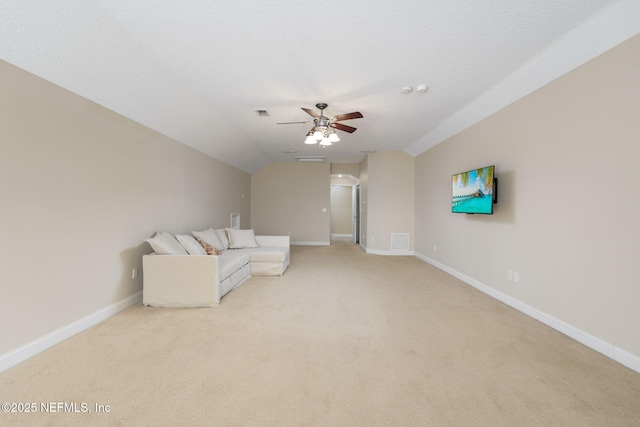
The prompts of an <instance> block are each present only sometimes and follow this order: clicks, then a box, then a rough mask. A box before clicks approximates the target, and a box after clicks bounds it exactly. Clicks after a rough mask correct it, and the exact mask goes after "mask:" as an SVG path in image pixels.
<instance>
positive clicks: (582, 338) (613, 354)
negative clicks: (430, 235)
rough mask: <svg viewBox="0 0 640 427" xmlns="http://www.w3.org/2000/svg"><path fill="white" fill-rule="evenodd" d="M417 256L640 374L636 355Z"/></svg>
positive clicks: (638, 358)
mask: <svg viewBox="0 0 640 427" xmlns="http://www.w3.org/2000/svg"><path fill="white" fill-rule="evenodd" d="M415 256H416V257H418V258H420V259H421V260H423V261H425V262H427V263H429V264H431V265H433V266H434V267H437V268H439V269H440V270H442V271H444V272H446V273H449V274H450V275H452V276H453V277H456V278H458V279H460V280H462V281H463V282H465V283H466V284H468V285H470V286H473V287H474V288H476V289H478V290H479V291H482V292H484V293H485V294H487V295H489V296H490V297H492V298H495V299H497V300H498V301H501V302H503V303H505V304H507V305H509V306H511V307H513V308H515V309H516V310H518V311H520V312H522V313H524V314H526V315H527V316H530V317H532V318H534V319H536V320H538V321H540V322H542V323H544V324H545V325H547V326H549V327H551V328H553V329H555V330H557V331H559V332H562V333H563V334H565V335H567V336H568V337H570V338H573V339H574V340H576V341H578V342H579V343H582V344H584V345H586V346H587V347H589V348H591V349H593V350H595V351H597V352H598V353H602V354H604V355H605V356H607V357H609V358H610V359H613V360H615V361H616V362H618V363H620V364H621V365H624V366H626V367H627V368H629V369H632V370H634V371H636V372H639V373H640V357H638V356H637V355H635V354H631V353H629V352H627V351H625V350H622V349H621V348H618V347H616V346H614V345H613V344H610V343H608V342H606V341H603V340H601V339H600V338H598V337H595V336H593V335H591V334H589V333H587V332H585V331H583V330H580V329H578V328H576V327H574V326H572V325H570V324H568V323H566V322H563V321H562V320H560V319H557V318H555V317H553V316H551V315H549V314H547V313H544V312H542V311H540V310H538V309H537V308H534V307H531V306H530V305H527V304H525V303H523V302H522V301H520V300H517V299H515V298H513V297H511V296H509V295H506V294H504V293H502V292H500V291H498V290H496V289H494V288H492V287H490V286H487V285H485V284H484V283H481V282H479V281H477V280H475V279H473V278H471V277H469V276H466V275H464V274H462V273H460V272H459V271H456V270H454V269H452V268H449V267H447V266H446V265H443V264H441V263H439V262H437V261H435V260H433V259H431V258H429V257H426V256H424V255H422V254H420V253H418V252H416V253H415Z"/></svg>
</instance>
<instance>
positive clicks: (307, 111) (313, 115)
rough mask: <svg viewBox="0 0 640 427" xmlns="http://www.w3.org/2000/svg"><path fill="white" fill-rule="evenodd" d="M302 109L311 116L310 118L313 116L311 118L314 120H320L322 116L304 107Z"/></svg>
mask: <svg viewBox="0 0 640 427" xmlns="http://www.w3.org/2000/svg"><path fill="white" fill-rule="evenodd" d="M302 109H303V110H304V112H305V113H307V114H308V115H310V116H311V117H313V118H314V119H318V118H320V116H319V115H318V113H316V112H315V111H313V110H310V109H308V108H304V107H302Z"/></svg>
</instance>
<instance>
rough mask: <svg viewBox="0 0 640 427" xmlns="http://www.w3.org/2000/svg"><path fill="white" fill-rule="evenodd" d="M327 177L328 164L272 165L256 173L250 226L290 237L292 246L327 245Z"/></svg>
mask: <svg viewBox="0 0 640 427" xmlns="http://www.w3.org/2000/svg"><path fill="white" fill-rule="evenodd" d="M330 176H331V175H330V164H329V163H302V162H301V163H272V164H270V165H269V166H266V167H264V168H262V169H261V170H259V171H257V172H255V173H254V174H253V175H252V176H251V227H252V228H253V229H255V231H256V233H258V234H276V235H290V236H291V242H292V244H311V243H315V244H329V242H330V240H331V236H330V208H331V203H330V194H329V192H330V189H331V187H330V182H331V181H330ZM323 209H324V210H325V212H323Z"/></svg>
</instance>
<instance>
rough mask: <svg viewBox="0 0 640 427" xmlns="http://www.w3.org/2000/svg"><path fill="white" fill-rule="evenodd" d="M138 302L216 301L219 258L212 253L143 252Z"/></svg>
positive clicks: (198, 304)
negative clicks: (140, 296)
mask: <svg viewBox="0 0 640 427" xmlns="http://www.w3.org/2000/svg"><path fill="white" fill-rule="evenodd" d="M142 270H143V289H142V302H143V304H145V305H152V306H156V307H212V306H216V305H218V304H219V303H220V280H219V275H220V274H219V261H218V257H217V256H212V255H155V254H150V255H144V256H143V257H142Z"/></svg>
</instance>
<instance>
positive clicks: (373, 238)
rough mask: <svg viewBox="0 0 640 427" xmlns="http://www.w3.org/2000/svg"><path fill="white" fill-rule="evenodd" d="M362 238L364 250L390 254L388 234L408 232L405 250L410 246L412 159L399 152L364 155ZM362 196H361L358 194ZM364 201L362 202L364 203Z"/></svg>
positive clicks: (411, 236) (412, 221)
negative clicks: (364, 181) (364, 224)
mask: <svg viewBox="0 0 640 427" xmlns="http://www.w3.org/2000/svg"><path fill="white" fill-rule="evenodd" d="M363 167H365V168H366V177H367V178H366V181H367V182H366V198H365V197H364V196H363V198H364V199H365V200H364V201H363V203H364V204H363V205H362V206H363V209H364V210H365V211H366V218H367V219H366V228H363V230H364V231H363V232H364V233H365V234H366V239H365V240H364V242H363V244H364V246H366V248H367V251H369V252H375V253H388V252H390V251H391V234H392V233H408V234H409V251H412V250H413V246H414V242H413V240H414V236H413V234H414V214H415V210H414V193H415V192H414V189H415V176H414V173H415V159H414V158H413V157H411V156H410V155H408V154H407V153H405V152H403V151H382V152H378V153H371V154H369V155H367V163H366V165H363V164H361V172H360V173H361V185H362V168H363ZM361 194H362V193H361ZM365 201H366V203H365Z"/></svg>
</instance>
